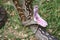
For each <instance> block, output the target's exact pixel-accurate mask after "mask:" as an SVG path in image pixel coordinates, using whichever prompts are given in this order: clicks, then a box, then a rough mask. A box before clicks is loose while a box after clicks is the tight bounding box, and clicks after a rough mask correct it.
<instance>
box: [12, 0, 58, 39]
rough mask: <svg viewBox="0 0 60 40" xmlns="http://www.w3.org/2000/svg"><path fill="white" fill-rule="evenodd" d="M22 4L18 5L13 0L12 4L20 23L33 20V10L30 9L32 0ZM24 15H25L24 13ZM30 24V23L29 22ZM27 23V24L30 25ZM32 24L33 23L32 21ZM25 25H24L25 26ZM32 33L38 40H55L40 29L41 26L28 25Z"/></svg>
mask: <svg viewBox="0 0 60 40" xmlns="http://www.w3.org/2000/svg"><path fill="white" fill-rule="evenodd" d="M21 2H22V4H20V3H19V1H18V0H13V3H14V5H15V7H16V9H17V11H18V13H19V16H20V19H21V21H22V22H25V21H28V20H31V19H33V18H32V17H33V13H32V11H33V8H32V4H31V3H32V0H21ZM24 11H25V12H26V13H25V12H24ZM30 22H31V21H30ZM30 22H27V23H30ZM32 22H33V21H32ZM25 25H26V24H25ZM29 26H30V28H31V29H32V31H33V32H34V33H35V36H36V37H37V39H38V40H57V39H56V38H55V37H53V36H51V35H50V34H49V33H48V32H46V31H45V30H44V28H40V27H41V26H39V25H36V24H34V25H33V24H32V25H29Z"/></svg>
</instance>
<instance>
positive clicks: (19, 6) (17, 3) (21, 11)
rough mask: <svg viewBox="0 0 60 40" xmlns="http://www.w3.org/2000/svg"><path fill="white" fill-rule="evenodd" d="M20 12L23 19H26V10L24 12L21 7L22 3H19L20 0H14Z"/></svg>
mask: <svg viewBox="0 0 60 40" xmlns="http://www.w3.org/2000/svg"><path fill="white" fill-rule="evenodd" d="M13 2H14V4H15V6H16V8H17V10H18V12H19V16H20V18H21V21H23V22H24V21H26V17H25V15H24V12H23V9H22V8H21V5H20V4H19V1H18V0H13Z"/></svg>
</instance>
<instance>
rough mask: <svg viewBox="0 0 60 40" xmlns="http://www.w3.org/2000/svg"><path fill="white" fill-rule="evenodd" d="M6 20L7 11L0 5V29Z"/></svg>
mask: <svg viewBox="0 0 60 40" xmlns="http://www.w3.org/2000/svg"><path fill="white" fill-rule="evenodd" d="M6 20H7V12H6V10H5V9H4V8H3V6H0V29H1V28H2V27H3V26H4V24H5V22H6Z"/></svg>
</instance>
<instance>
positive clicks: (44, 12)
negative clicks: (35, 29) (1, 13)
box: [0, 0, 60, 40]
mask: <svg viewBox="0 0 60 40" xmlns="http://www.w3.org/2000/svg"><path fill="white" fill-rule="evenodd" d="M12 4H13V3H12V2H11V1H6V0H5V2H4V1H3V0H0V5H3V6H4V8H5V9H6V10H7V13H8V21H7V22H6V25H5V26H4V28H2V29H0V39H1V40H2V39H6V40H9V39H11V40H21V39H22V40H23V39H24V40H29V39H31V37H32V38H34V37H33V36H34V35H32V34H33V33H32V32H31V29H29V28H28V27H23V26H22V24H21V21H20V20H19V15H18V12H17V11H16V10H15V8H14V6H13V5H12ZM35 4H38V6H39V14H40V16H41V17H42V18H43V19H45V20H46V21H47V22H48V26H47V28H46V30H47V31H48V32H49V33H50V34H52V35H54V36H55V37H57V38H58V39H59V40H60V21H59V20H60V0H34V1H33V5H35ZM30 35H32V36H30Z"/></svg>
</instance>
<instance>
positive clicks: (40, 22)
mask: <svg viewBox="0 0 60 40" xmlns="http://www.w3.org/2000/svg"><path fill="white" fill-rule="evenodd" d="M33 12H34V20H35V21H36V22H37V24H38V25H40V26H42V27H46V26H47V25H48V23H47V22H46V21H45V20H44V19H43V18H42V17H40V15H39V14H38V5H35V6H34V9H33Z"/></svg>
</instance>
